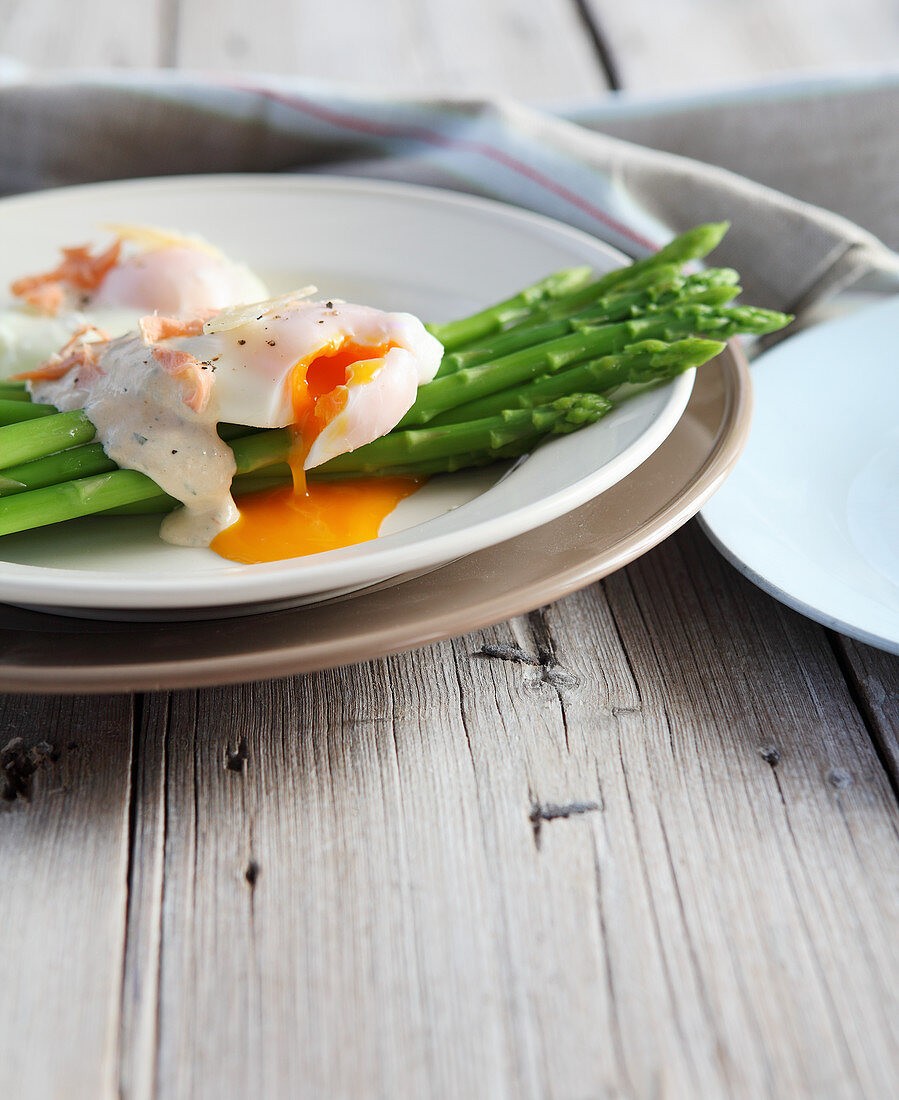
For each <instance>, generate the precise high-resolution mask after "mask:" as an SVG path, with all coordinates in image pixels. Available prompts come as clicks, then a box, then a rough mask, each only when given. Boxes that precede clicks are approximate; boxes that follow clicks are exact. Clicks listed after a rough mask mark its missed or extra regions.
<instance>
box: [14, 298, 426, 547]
mask: <svg viewBox="0 0 899 1100" xmlns="http://www.w3.org/2000/svg"><path fill="white" fill-rule="evenodd" d="M305 293H306V292H298V293H297V294H295V295H288V296H285V297H282V298H278V299H270V300H267V301H262V302H259V303H258V304H255V305H251V306H242V307H234V308H228V309H225V310H221V311H219V312H218V313H217V314H215V315H214V316H213V317H211V318H207V319H205V320H204V319H203V318H202V317H195V318H193V319H191V320H188V321H181V320H178V319H176V318H167V317H160V316H159V315H151V316H148V317H145V318H143V319H142V320H141V322H140V330H139V332H138V333H137V334H129V335H127V336H124V337H121V338H119V339H115V340H106V341H105V340H99V341H98V340H96V339H95V338H92V337H91V336H90V334H88V335H87V336H86V339H85V342H84V343H82V344H79V345H77V346H75V347H74V348H72V347H69V348H67V349H66V352H67V357H60V356H57V357H56V361H55V362H54V361H53V360H52V359H51V361H50V362H48V363H47V364H45V365H44V367H43V368H41V369H40V370H38V371H35V372H32V377H31V382H30V387H31V392H32V395H33V396H34V398H35V399H36V400H38V401H43V402H47V403H50V404H53V405H55V406H56V407H57V408H59V409H60V410H63V411H65V410H70V409H84V410H85V412H86V413H87V415H88V416H89V417H90V419H91V421H92V422H93V423H94V425H95V426H96V428H97V438H98V439H99V441H100V442H101V443H102V444H103V447H104V449H105V450H106V453H107V454H108V455H109V456H110V458H112V459H114V460H115V461H116V462H117V463H118V464H119V465H120V466H122V467H125V468H130V469H136V470H140V471H141V472H143V473H145V474H147V475H148V476H149V477H151V478H152V479H153V480H154V481H155V482H156V483H157V484H158V485H159V486H160V487H161V488H162V489H163V490H164V491H165V492H167V493H169V494H170V495H172V496H174V497H176V498H177V499H178V500H180V501H181V502H182V503H183V505H184V507H183V508H181V509H178V510H176V511H175V512H173V513H172V514H171V515H169V516H167V517H166V518H165V520H164V521H163V523H162V527H161V530H160V534H161V536H162V537H163V538H164V539H166V540H167V541H170V542H173V543H177V544H179V545H186V546H208V545H209V544H210V543H211V542H212V541H213V540H214V539H215V540H216V549H218V550H219V552H224V551H222V550H221V548H220V547H221V543H220V541H219V540H218V539H216V536H219V535H221V533H222V532H223V531H226V529H228V528H230V527H231V526H232V525H233V524H235V523H236V521H237V520H238V518H239V512H238V510H237V507H236V506H235V504H234V501H233V500H232V498H231V494H230V483H231V478H232V477H233V475H234V472H235V466H234V459H233V455H232V453H231V450H230V448H229V447H228V446H227V445H226V444H224V443H223V442H222V441H221V439H220V438H219V436H218V433H217V431H216V425H217V424H218V423H219V422H220V421H230V422H233V423H237V424H244V425H248V426H252V427H258V428H281V427H288V426H289V427H291V428H292V430H293V433H294V440H295V444H294V448H293V454H292V456H291V465H292V467H293V470H294V478H295V483H296V484H295V488H296V489H297V490H298V491H299V492H298V494H297V495H302V492H303V490H304V488H305V486H304V477H303V475H304V471H306V470H309V469H312V468H314V467H315V466H318V465H320V464H321V463H323V462H326V461H328V459H330V458H332V457H335V456H336V455H339V454H344V453H346V452H347V451H351V450H355V449H356V448H357V447H360V446H362V445H363V444H365V443H369V442H371V441H372V440H374V439H377V438H378V437H379V436H381V435H383V434H385V433H386V432H388V431H389V430H390V429H391V428H393V427H394V426H395V425H396V424H397V422H398V421H399V420H400V419H401V418H402V417H403V415H404V414H405V413H406V412H407V411H408V409H409V408H410V407H411V405H412V404H413V402H414V400H415V396H416V392H417V389H418V386H419V385H421V384H422V383H424V382H427V381H430V380H431V379H432V378H433V377H434V375H435V374H436V372H437V368H438V367H439V365H440V360H441V357H442V354H443V348H442V345H441V344H440V342H439V341H438V340H437V339H436V338H435V337H434V336H432V335H431V334H430V333H429V332H428V331H427V330H426V329H425V327H424V325H423V324H422V323H421V321H419V320H418V319H417V318H416V317H413V316H412V315H411V314H408V313H386V312H383V311H381V310H376V309H372V308H371V307H368V306H361V305H352V304H350V303H346V302H342V301H338V300H336V299H334V300H330V301H324V302H314V301H308V300H306V299H305V298H304V294H305ZM69 360H71V362H70V361H69ZM408 491H411V490H410V489H406V490H404V491H403V492H402V494H401V495H405V492H408ZM396 499H399V498H396ZM395 502H396V500H394V503H395ZM374 533H375V534H376V533H377V532H376V531H375V532H374ZM365 537H373V535H367V536H365ZM355 541H361V540H355ZM226 556H228V555H226ZM280 556H287V555H283V554H282V555H280ZM242 560H247V559H246V558H244V559H242ZM257 560H264V559H257Z"/></svg>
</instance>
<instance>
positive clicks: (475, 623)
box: [0, 341, 753, 694]
mask: <svg viewBox="0 0 899 1100" xmlns="http://www.w3.org/2000/svg"><path fill="white" fill-rule="evenodd" d="M716 365H717V369H718V371H719V372H720V375H721V378H722V380H723V387H724V391H725V392H724V396H723V399H722V411H721V414H720V417H719V422H718V427H717V430H716V434H715V437H714V439H713V440H712V441H711V443H710V446H709V449H708V451H707V452H705V456H704V458H702V459H701V460H700V461H697V464H696V469H695V472H693V473H692V474H691V476H690V477H689V478H687V479H686V480H685V481H684V482H683V484H680V485H678V486H677V488H676V489H674V490H673V491H672V492H671V494H670V496H669V497H668V498H667V499H666V501H665V503H664V504H662V505H661V507H659V508H658V509H657V510H656V511H655V512H654V513H653V514H652V515H651V516H649V517H647V518H646V519H645V520H643V521H641V522H640V523H639V525H638V526H637V527H636V528H635V529H634V530H632V531H630V532H628V534H627V535H625V536H624V537H623V538H621V539H620V540H618V542H617V543H616V544H615V545H614V546H613V547H611V548H609V549H608V550H607V551H606V552H604V553H600V554H599V555H594V556H591V555H590V554H584V555H583V556H582V557H580V558H579V560H578V561H577V562H576V564H574V565H571V566H570V567H569V568H567V569H565V570H564V571H562V572H560V573H553V574H551V575H550V576H546V577H543V578H542V579H541V580H540V581H535V582H531V583H528V584H526V585H523V586H521V587H519V588H515V589H514V591H513V592H511V593H507V594H506V595H504V596H500V597H496V598H494V599H491V600H481V601H479V602H476V603H473V604H469V605H466V606H461V607H456V608H455V609H454V610H453V612H452V613H450V614H445V615H443V616H442V617H441V618H437V619H435V618H433V617H430V616H427V615H425V614H419V616H418V618H417V620H416V622H415V623H414V624H413V625H412V627H411V628H410V627H409V626H408V625H406V626H402V625H401V626H396V625H383V626H381V627H380V628H379V629H377V630H369V631H368V632H367V633H366V634H365V635H364V638H362V637H354V638H353V640H352V641H353V645H352V649H351V651H349V652H348V650H347V642H346V640H345V639H337V640H329V641H328V642H327V644H326V645H325V646H324V647H321V646H320V647H319V649H318V650H317V651H315V652H310V650H309V647H308V645H307V644H305V643H300V644H295V645H293V646H290V647H284V646H282V647H279V648H274V647H271V646H269V647H264V648H262V649H258V650H253V651H251V652H248V653H247V652H245V653H241V654H239V655H234V654H229V655H226V656H218V657H205V656H202V655H201V656H197V657H195V658H193V659H190V660H184V659H175V658H173V659H169V660H166V661H146V662H141V663H134V664H129V665H121V664H105V665H103V664H101V665H97V664H95V663H91V664H89V665H86V666H78V667H60V668H57V669H55V670H54V669H49V668H47V667H41V668H35V667H33V666H32V665H31V664H28V663H20V664H15V663H14V661H15V656H14V655H8V654H2V653H0V690H6V691H12V692H32V693H40V694H60V693H76V694H93V693H100V692H107V693H113V692H123V691H154V690H177V689H190V688H202V687H213V686H217V685H223V684H235V683H247V682H253V681H260V680H269V679H274V678H278V677H283V676H289V675H296V674H298V673H307V672H314V671H319V670H324V669H328V668H334V667H339V666H341V665H347V664H353V663H357V662H359V661H369V660H375V659H378V658H381V657H384V656H386V655H388V654H392V653H398V652H401V651H404V650H410V649H416V648H419V647H421V646H425V645H428V644H431V643H433V642H437V641H441V640H443V639H446V638H450V637H455V636H457V635H460V634H465V633H468V632H469V631H471V630H476V629H481V628H483V627H486V626H489V625H491V624H493V623H497V622H502V621H504V620H506V619H508V618H511V617H513V616H514V615H520V614H524V613H526V612H527V611H530V610H532V609H533V608H535V607H539V606H542V605H544V604H547V603H551V602H553V601H554V600H557V599H561V598H562V597H564V596H566V595H569V594H570V593H572V592H574V591H577V590H578V589H580V588H583V587H585V586H587V585H589V584H591V583H593V582H595V581H597V580H600V579H601V578H603V577H605V576H607V575H608V574H610V573H612V572H614V571H615V570H617V569H620V568H622V567H623V566H625V565H627V564H629V563H630V562H632V561H634V560H635V559H636V558H638V557H640V556H641V555H642V554H644V553H646V552H647V551H648V550H650V549H652V548H653V547H654V546H656V545H658V544H659V543H660V542H662V541H664V539H666V538H668V537H669V536H670V535H671V534H673V533H674V532H675V531H676V530H677V529H678V528H679V527H681V526H683V524H684V523H686V522H687V521H688V520H689V519H690V518H692V517H693V516H694V515H695V514H696V513H697V512H698V511H699V509H700V508H701V507H702V505H703V504H704V503H705V502H706V501H707V500H708V499H709V498H710V497H711V496H712V495H713V494H714V493H715V492H716V491H717V489H718V488H719V487H720V486H721V484H722V483H723V482H724V480H725V479H726V478H727V476H728V474H729V473H730V471H731V470H732V468H733V466H734V464H735V463H736V461H737V459H738V457H739V455H740V453H741V451H742V450H743V447H744V446H745V444H746V439H747V437H748V434H749V427H750V422H751V419H752V406H753V395H752V382H751V376H750V372H749V365H748V363H747V361H746V358H745V356H744V354H743V352H742V350H741V347H740V345H739V342H738V341H730V342H729V344H728V347H727V349H726V350H725V352H723V353H722V355H721V356H719V357H718V359H717V360H715V362H714V363H710V364H708V365H707V367H706V368H705V369H706V370H707V371H708V370H710V369H715V367H716ZM707 385H711V383H706V381H705V380H704V378H703V375H702V373H700V376H699V384H698V385H697V387H696V389H695V390H694V393H693V395H692V396H691V403H693V402H694V401H695V402H697V404H698V403H700V402H701V401H702V400H703V396H704V390H705V388H706V386H707ZM688 414H689V408H688ZM687 419H688V418H687V417H684V418H683V419H682V421H681V422H680V424H679V425H678V427H677V428H675V432H674V433H672V435H673V436H676V435H677V433H678V430H681V431H687V430H688V428H687V424H686V421H687ZM640 476H641V472H640V468H639V467H638V469H637V470H635V471H633V472H632V473H631V474H629V475H628V478H629V479H637V478H639V477H640ZM625 480H627V479H625ZM591 507H597V503H596V500H593V501H590V502H588V503H587V504H586V505H584V506H583V508H582V509H581V510H579V512H578V513H575V514H580V512H587V511H589V510H590V509H591ZM570 522H572V516H571V514H569V515H567V516H563V517H561V518H560V519H558V520H555V521H554V522H553V523H550V524H547V525H545V529H546V530H547V531H548V532H552V530H553V529H554V528H555V529H557V528H558V527H560V526H562V525H564V524H566V523H570ZM527 537H533V532H531V533H529V535H527V536H519V538H527ZM511 541H513V542H514V541H515V540H511ZM493 550H495V548H491V549H490V550H486V551H482V553H484V554H489V553H491V552H493ZM477 559H478V555H477V554H474V555H469V556H467V557H465V558H463V559H460V560H461V563H462V564H463V565H464V566H465V567H467V568H476V567H477ZM458 565H459V562H452V563H449V564H448V565H444V566H442V567H440V569H439V570H436V571H435V573H432V574H429V575H428V576H425V577H421V578H417V579H414V580H410V581H406V582H401V583H400V584H398V585H396V586H395V587H393V588H392V589H390V597H391V598H401V597H403V596H405V595H407V594H408V593H409V591H410V590H411V591H414V592H418V594H419V595H421V592H420V589H421V588H422V586H425V587H426V586H427V584H428V583H429V582H430V578H432V577H433V576H435V574H437V573H440V572H442V571H443V570H450V569H453V568H455V567H456V566H458ZM404 590H405V591H404ZM376 598H377V594H376V595H374V596H366V595H365V594H364V593H363V594H360V595H357V596H352V597H348V600H349V602H355V601H364V600H366V599H376ZM314 611H315V608H314V607H312V608H309V607H307V608H297V609H293V610H288V611H283V612H279V611H274V612H269V613H267V615H263V616H260V617H261V618H267V617H269V616H281V615H287V616H298V617H299V618H300V619H301V620H302V618H303V617H304V616H305V615H307V614H309V613H310V612H314ZM33 614H34V615H36V616H38V618H39V619H40V620H45V619H50V620H52V619H53V618H54V617H53V616H44V615H43V614H42V613H40V612H34V613H33ZM0 616H2V606H0ZM231 621H234V620H231ZM241 621H242V622H244V623H249V622H251V621H252V620H241ZM50 625H51V624H50V623H48V629H47V630H46V631H44V632H43V635H42V636H44V637H46V638H48V639H49V638H52V630H51V629H49V626H50ZM123 625H129V626H133V625H142V624H121V623H115V624H100V626H101V628H102V627H103V626H108V627H109V628H121V627H122V626H123ZM155 625H157V626H158V625H159V624H155ZM204 625H205V626H206V627H207V628H208V629H210V630H214V629H215V625H216V621H215V620H211V621H209V622H208V623H206V624H204ZM165 627H166V628H171V629H177V627H178V624H177V623H172V624H165ZM0 629H2V619H0ZM249 629H250V627H249V625H248V626H247V630H248V631H249ZM298 633H299V631H298ZM48 644H49V643H48Z"/></svg>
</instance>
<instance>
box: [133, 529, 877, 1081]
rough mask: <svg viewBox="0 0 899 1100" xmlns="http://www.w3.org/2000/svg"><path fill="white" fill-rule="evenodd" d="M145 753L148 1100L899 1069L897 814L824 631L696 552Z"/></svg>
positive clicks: (155, 703)
mask: <svg viewBox="0 0 899 1100" xmlns="http://www.w3.org/2000/svg"><path fill="white" fill-rule="evenodd" d="M734 622H739V623H740V624H741V630H740V631H739V632H735V631H734V630H733V623H734ZM485 645H487V646H488V649H487V651H486V653H487V654H488V655H484V652H483V647H484V646H485ZM491 655H492V656H491ZM500 657H505V658H506V659H505V660H502V659H500ZM163 730H165V732H164V733H163ZM145 737H146V738H147V739H149V741H150V742H152V744H151V745H150V747H149V748H146V749H145V752H146V753H147V757H146V759H147V761H148V764H147V767H148V769H154V770H155V769H157V768H158V769H159V770H160V771H161V772H162V773H163V778H162V779H161V780H160V783H161V785H162V787H163V788H164V791H165V794H164V798H161V796H160V794H159V789H160V787H159V786H158V785H156V781H155V780H154V781H153V783H151V788H152V794H151V798H152V801H153V803H154V805H155V806H156V807H157V810H156V811H154V812H151V813H149V814H148V815H146V816H145V815H143V814H141V815H140V818H139V819H138V828H139V829H140V830H142V831H144V832H145V833H146V837H145V839H143V840H141V839H140V838H138V843H137V847H136V848H135V851H139V850H141V849H143V850H145V851H147V852H151V853H155V855H153V856H152V858H150V859H149V860H148V861H147V862H148V865H149V866H151V867H152V868H156V869H157V870H154V871H151V872H149V873H148V874H147V875H145V876H144V878H143V879H142V880H139V879H138V877H136V876H135V877H134V878H133V880H132V889H133V890H136V889H138V888H139V889H142V890H144V891H145V894H144V896H143V898H142V899H141V901H140V904H138V899H136V898H135V903H134V905H133V906H132V910H131V911H132V914H133V915H135V914H140V913H157V912H158V913H161V919H162V923H161V934H160V935H158V936H155V935H154V934H153V933H152V932H151V933H150V934H149V935H148V934H147V932H146V929H147V928H148V927H149V926H152V921H151V922H146V921H145V922H144V925H143V927H144V929H145V931H144V940H143V946H142V947H141V950H140V951H139V952H138V957H139V958H140V959H141V960H142V961H141V964H140V967H141V971H142V973H144V974H145V975H152V974H153V973H154V972H155V971H156V970H157V969H158V973H159V992H158V998H159V1001H158V1003H159V1007H160V1010H161V1012H160V1024H159V1033H158V1043H159V1046H158V1063H157V1070H156V1072H157V1087H158V1090H159V1093H160V1094H161V1095H177V1094H182V1093H183V1094H196V1095H199V1096H202V1095H210V1096H211V1095H216V1096H230V1095H242V1094H246V1092H247V1090H249V1089H252V1088H253V1087H256V1088H259V1089H261V1090H262V1091H263V1092H265V1093H266V1094H272V1095H276V1094H291V1093H292V1092H295V1091H297V1090H298V1089H300V1088H303V1089H305V1090H307V1091H308V1092H310V1093H313V1094H315V1093H321V1094H323V1095H336V1096H343V1095H350V1094H353V1095H381V1094H388V1095H393V1094H403V1093H408V1094H414V1095H429V1096H435V1097H440V1096H457V1095H460V1094H464V1093H465V1092H469V1093H472V1094H477V1095H516V1096H525V1097H529V1096H535V1097H536V1096H559V1097H570V1096H578V1095H584V1096H605V1095H608V1096H619V1095H651V1094H655V1093H656V1092H662V1093H665V1092H667V1093H670V1094H671V1095H680V1094H686V1095H760V1094H770V1095H773V1096H784V1097H787V1096H794V1095H822V1094H826V1095H846V1096H853V1095H858V1096H861V1095H882V1094H885V1092H886V1091H888V1088H889V1081H890V1080H891V1078H892V1075H893V1074H895V1072H896V1070H897V1068H899V1051H897V1049H896V1040H895V1036H894V1033H893V1028H892V1020H893V1019H894V1018H895V1011H896V1008H897V1005H896V1003H895V1001H896V992H895V991H896V989H897V981H896V979H897V978H899V958H897V949H896V944H895V937H893V936H892V935H891V927H892V926H893V922H894V921H895V919H896V917H897V915H899V914H897V912H896V908H897V905H896V898H897V892H896V883H897V881H899V840H897V831H896V830H897V820H899V813H897V807H896V802H895V799H894V797H893V795H892V792H891V790H890V788H889V784H888V782H887V778H886V776H885V774H884V772H883V769H882V768H881V767H880V765H879V762H878V760H877V758H876V756H875V754H874V752H873V749H872V746H871V743H870V741H869V739H868V737H867V734H866V731H865V728H864V724H863V723H862V721H861V720H860V718H859V716H858V714H857V712H856V711H855V709H854V708H853V706H852V702H851V700H850V698H849V696H848V693H847V691H846V690H845V686H844V685H843V681H842V679H841V677H840V675H839V670H838V668H837V665H836V661H835V659H834V656H833V653H832V651H831V649H830V646H829V644H828V642H827V639H826V637H825V635H824V632H823V631H821V630H820V629H819V628H818V627H816V626H814V625H813V624H811V623H808V622H807V621H805V620H802V619H800V618H799V617H798V616H795V615H792V614H791V613H789V612H786V611H783V610H782V609H780V608H779V607H778V606H777V605H775V604H774V603H773V602H772V601H770V600H769V599H768V598H767V597H765V596H764V595H763V594H762V593H760V592H758V591H757V590H755V589H754V588H752V587H751V586H750V585H748V584H746V583H744V582H743V581H742V580H740V579H739V578H737V577H736V576H735V574H734V573H733V570H731V569H730V567H729V566H727V565H726V564H725V563H724V562H723V561H722V560H721V559H720V558H719V557H718V556H717V555H716V554H715V553H714V551H713V550H711V548H710V547H709V546H708V545H707V544H706V543H705V540H704V539H702V537H701V536H700V535H699V534H698V533H697V532H695V531H691V532H688V533H687V534H686V535H683V536H680V537H678V538H677V539H675V540H674V541H672V542H671V543H668V544H666V545H665V546H664V547H660V548H658V549H657V550H656V551H654V552H653V553H652V554H651V555H649V557H648V558H646V559H643V560H642V561H641V562H640V563H638V564H637V565H635V566H634V567H632V568H631V569H630V570H628V571H627V572H622V573H620V574H617V575H616V576H614V577H612V578H610V579H609V580H608V581H607V582H605V584H604V586H602V588H594V589H592V590H588V591H587V592H585V593H581V594H578V595H577V596H574V597H571V598H569V599H568V600H565V601H562V602H561V603H559V604H557V605H555V606H554V607H552V608H551V609H549V610H548V611H547V612H545V613H544V614H535V615H532V616H530V617H528V618H525V619H520V620H516V621H514V622H513V623H511V624H507V625H505V626H502V627H498V628H496V629H495V630H492V631H487V632H483V633H481V634H478V635H472V636H468V637H466V638H462V639H457V640H456V641H454V642H453V643H445V644H443V645H440V646H436V647H433V648H431V649H429V650H425V651H422V652H421V653H419V654H412V655H404V656H399V657H396V658H392V659H390V660H387V661H382V662H377V663H373V664H372V665H363V666H355V667H353V668H349V669H344V670H340V671H335V672H330V673H324V674H321V675H317V676H310V677H304V678H297V679H292V680H287V681H281V682H277V683H270V684H261V685H256V686H252V687H236V688H233V689H227V690H222V691H205V692H199V693H188V692H185V693H177V694H176V695H175V696H174V699H173V706H172V712H171V716H170V718H167V717H166V714H165V700H164V698H163V697H153V699H152V700H151V703H150V717H149V719H148V721H147V722H146V723H145ZM241 742H244V745H243V746H242V744H241ZM163 743H164V752H163V751H162V748H161V747H160V745H161V744H163ZM154 746H155V747H154ZM229 765H230V766H229ZM138 790H139V791H143V790H144V785H143V783H142V782H141V783H139V784H138ZM160 806H163V807H164V814H163V811H162V810H160V809H159V807H160ZM161 852H164V855H161V854H160V853H161ZM160 866H163V867H164V876H162V877H160V875H159V873H158V868H159V867H160ZM141 882H142V885H141V884H140V883H141ZM135 943H136V940H135V936H134V934H133V932H132V933H129V949H130V948H131V946H133V945H134V944H135ZM154 952H155V953H156V956H155V960H154ZM125 989H126V991H130V993H129V995H130V996H132V997H134V999H135V1004H134V1006H133V1008H132V1014H134V1015H136V1017H138V1018H139V1017H140V1016H141V1015H142V1014H143V1015H151V1016H153V1017H154V1018H155V1006H156V996H157V994H156V993H155V992H154V990H153V988H152V983H150V982H147V983H133V982H131V981H130V979H129V978H126V982H125ZM134 1094H135V1095H140V1094H141V1093H140V1092H139V1091H136V1092H135V1093H134Z"/></svg>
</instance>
